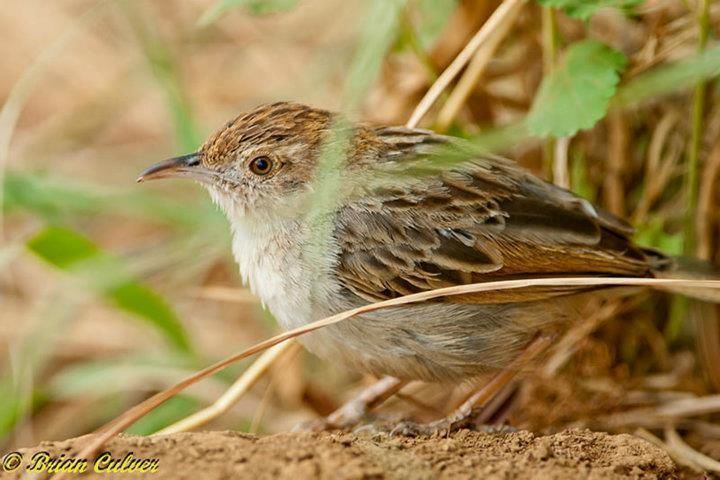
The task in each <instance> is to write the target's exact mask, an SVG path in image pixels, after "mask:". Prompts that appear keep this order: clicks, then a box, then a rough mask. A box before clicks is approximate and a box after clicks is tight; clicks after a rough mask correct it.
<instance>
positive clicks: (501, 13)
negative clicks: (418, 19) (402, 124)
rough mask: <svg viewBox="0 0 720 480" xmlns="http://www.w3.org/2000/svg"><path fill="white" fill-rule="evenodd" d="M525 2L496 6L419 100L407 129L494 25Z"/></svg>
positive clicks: (507, 0)
mask: <svg viewBox="0 0 720 480" xmlns="http://www.w3.org/2000/svg"><path fill="white" fill-rule="evenodd" d="M525 1H526V0H505V2H503V3H502V4H501V5H500V6H498V8H497V9H496V10H495V11H494V12H493V14H492V15H491V16H490V18H488V20H487V21H486V22H485V23H484V24H483V26H482V27H481V28H480V30H478V32H477V33H476V34H475V35H474V36H473V37H472V38H471V39H470V41H469V42H468V43H467V44H466V45H465V47H464V48H463V49H462V50H461V51H460V53H459V54H458V56H457V57H455V59H454V60H453V61H452V63H451V64H450V65H449V66H448V67H447V68H446V69H445V71H443V72H442V73H441V74H440V76H439V77H438V79H437V80H436V81H435V83H433V84H432V86H431V87H430V89H428V91H427V93H426V94H425V96H424V97H423V98H422V100H420V103H418V106H417V107H415V111H413V114H412V115H411V116H410V120H408V122H407V126H408V127H411V128H413V127H416V126H417V125H418V123H420V120H422V118H423V117H424V116H425V114H427V112H428V111H429V110H430V107H432V106H433V104H434V103H435V101H436V100H437V99H438V97H440V95H441V94H442V92H443V91H444V90H445V89H446V88H447V87H448V85H450V83H451V82H452V81H453V79H454V78H455V77H456V76H457V75H458V73H460V71H461V70H462V69H463V67H464V66H465V65H466V64H467V62H469V61H470V59H471V58H472V56H473V55H474V54H475V51H476V50H477V49H478V47H479V46H480V45H482V44H483V43H484V42H486V41H487V40H488V38H489V37H490V35H491V34H492V33H493V32H494V31H495V28H496V25H497V24H499V23H501V22H502V21H503V19H504V18H505V17H506V16H507V15H509V14H511V13H512V11H513V9H514V7H515V5H516V4H519V3H524V2H525Z"/></svg>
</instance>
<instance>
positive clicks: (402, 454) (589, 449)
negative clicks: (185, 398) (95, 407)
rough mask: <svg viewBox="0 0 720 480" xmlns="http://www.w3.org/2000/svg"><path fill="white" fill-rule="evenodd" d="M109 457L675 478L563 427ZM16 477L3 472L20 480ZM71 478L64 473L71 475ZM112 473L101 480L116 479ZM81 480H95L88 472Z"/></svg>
mask: <svg viewBox="0 0 720 480" xmlns="http://www.w3.org/2000/svg"><path fill="white" fill-rule="evenodd" d="M80 441H81V439H71V440H65V441H60V442H46V443H43V444H41V445H39V446H38V447H35V448H31V449H23V450H21V451H20V452H21V453H22V454H23V456H24V460H25V461H27V460H28V459H29V458H30V457H31V456H32V455H33V453H35V452H37V451H38V450H47V451H49V452H50V454H51V455H60V454H62V453H65V454H67V453H68V452H70V451H71V449H73V448H74V447H76V446H77V445H78V444H79V443H80ZM107 450H109V451H110V452H111V453H112V454H113V456H114V457H115V458H122V457H123V456H124V455H126V454H127V453H128V452H132V453H133V455H134V456H135V457H142V458H158V459H159V464H158V469H157V472H155V473H151V474H137V473H136V474H133V475H120V477H124V478H128V477H132V478H152V479H154V480H165V479H172V480H181V479H197V478H202V479H204V480H214V479H225V478H252V479H253V480H259V479H266V478H267V479H270V478H273V479H275V478H280V479H292V480H299V479H370V478H373V479H375V478H377V479H380V478H383V479H385V478H386V479H401V478H402V479H405V478H412V479H434V478H441V479H444V478H447V479H450V478H452V479H464V478H468V479H469V478H484V479H509V478H512V479H530V478H533V479H535V478H542V479H567V478H589V479H625V478H637V479H655V478H675V476H676V474H677V470H676V467H675V465H674V463H673V462H672V460H671V459H670V458H669V457H668V456H667V454H666V453H665V452H663V451H662V450H660V449H658V448H657V447H655V446H653V445H651V444H649V443H647V442H645V441H644V440H641V439H639V438H636V437H633V436H631V435H608V434H606V433H595V432H591V431H589V430H567V431H565V432H562V433H559V434H555V435H551V436H535V435H533V434H532V433H530V432H516V433H502V434H488V433H477V432H470V431H460V432H457V433H455V434H453V435H452V436H450V437H449V438H407V437H398V436H388V435H386V434H378V435H370V434H361V435H355V434H344V433H282V434H277V435H272V436H267V437H255V436H251V435H245V434H241V433H236V432H201V433H183V434H176V435H167V436H159V437H153V438H150V437H135V436H122V437H119V438H116V439H115V440H113V441H112V442H111V443H110V444H109V445H108V446H107ZM19 472H21V470H17V471H16V472H13V473H5V474H2V475H0V478H2V479H16V478H20V477H21V475H20V473H19ZM73 477H74V478H77V477H76V476H75V475H70V476H69V478H73ZM113 477H115V475H110V476H105V477H102V478H113ZM82 478H101V476H100V475H98V474H94V473H93V474H91V475H88V476H84V477H82Z"/></svg>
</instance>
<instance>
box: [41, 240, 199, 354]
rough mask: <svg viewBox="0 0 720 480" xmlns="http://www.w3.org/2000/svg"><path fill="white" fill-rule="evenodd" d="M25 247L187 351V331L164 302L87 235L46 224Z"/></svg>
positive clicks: (180, 348) (188, 348) (189, 350)
mask: <svg viewBox="0 0 720 480" xmlns="http://www.w3.org/2000/svg"><path fill="white" fill-rule="evenodd" d="M27 247H28V248H29V249H30V251H32V252H33V253H35V254H36V255H37V256H39V257H40V258H42V259H43V260H45V261H46V262H48V263H50V264H51V265H54V266H56V267H58V268H59V269H61V270H65V271H71V272H73V273H77V274H79V275H80V276H81V277H82V278H83V279H84V280H85V284H86V285H87V286H88V287H90V288H92V289H94V290H96V291H98V293H99V294H100V295H102V296H104V297H105V298H106V299H107V300H109V301H110V302H111V303H113V304H114V305H116V306H117V307H118V308H120V309H121V310H124V311H126V312H128V313H132V314H134V315H135V316H137V317H140V318H141V319H144V320H146V321H147V322H148V323H149V324H151V325H152V326H154V327H155V328H157V329H158V330H159V331H160V332H161V333H162V334H163V335H164V336H165V338H166V339H167V340H168V341H169V342H170V343H171V344H173V345H174V346H175V347H177V348H178V349H179V350H181V351H183V352H186V353H189V352H191V347H190V342H189V340H188V336H187V333H186V332H185V329H184V328H183V326H182V323H181V322H180V320H179V319H178V318H177V316H176V315H175V313H174V312H173V310H172V308H171V307H170V306H169V305H168V303H167V302H166V301H165V300H164V299H163V298H162V297H161V296H160V295H159V294H157V293H156V292H154V291H153V290H152V289H150V288H149V287H147V286H146V285H143V284H142V283H140V282H138V281H137V280H135V279H134V278H132V276H131V275H129V274H127V273H126V272H125V271H124V270H125V269H124V268H123V266H122V263H121V262H120V261H119V260H118V259H117V258H115V257H113V256H111V255H109V254H107V253H105V252H103V251H102V249H100V247H98V246H97V245H95V244H94V243H93V242H92V241H91V240H90V239H88V238H86V237H84V236H82V235H80V234H79V233H77V232H74V231H72V230H68V229H65V228H61V227H47V228H45V229H44V230H43V231H41V232H40V233H38V234H37V235H35V236H34V237H33V238H31V239H30V240H29V241H28V242H27Z"/></svg>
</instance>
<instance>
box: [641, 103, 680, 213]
mask: <svg viewBox="0 0 720 480" xmlns="http://www.w3.org/2000/svg"><path fill="white" fill-rule="evenodd" d="M678 120H679V116H678V115H677V113H676V112H675V111H674V110H670V111H668V112H667V113H666V114H665V115H663V117H662V118H661V119H660V121H659V122H658V124H657V126H656V127H655V129H654V130H653V133H652V137H651V138H650V146H649V148H648V154H647V162H645V189H644V190H643V193H642V197H640V200H639V201H638V206H637V208H636V209H635V212H634V213H633V223H635V224H641V223H643V222H644V221H645V217H646V216H647V213H648V212H649V211H650V207H652V205H653V203H654V202H655V200H656V199H657V198H658V197H659V196H660V195H661V194H662V193H663V191H664V190H665V187H666V186H667V184H668V182H669V181H670V177H671V176H672V173H673V171H674V170H675V163H676V160H677V158H676V155H673V154H671V153H668V154H667V155H666V157H665V160H664V161H663V160H662V158H663V157H662V153H663V150H664V149H665V144H666V143H667V138H668V136H669V135H670V132H671V131H672V128H673V127H674V126H675V124H676V123H677V121H678ZM678 153H679V152H678Z"/></svg>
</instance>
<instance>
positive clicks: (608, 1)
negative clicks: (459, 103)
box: [538, 0, 645, 20]
mask: <svg viewBox="0 0 720 480" xmlns="http://www.w3.org/2000/svg"><path fill="white" fill-rule="evenodd" d="M644 1H645V0H538V3H540V4H541V5H543V6H546V7H553V8H559V9H560V10H562V11H564V12H565V13H566V14H568V15H569V16H571V17H575V18H578V19H580V20H589V19H590V17H592V16H593V15H594V14H595V13H596V12H597V11H598V10H601V9H603V8H618V9H620V10H623V11H625V12H628V13H629V12H631V11H632V9H633V8H634V7H637V6H638V5H640V4H642V3H643V2H644Z"/></svg>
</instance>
